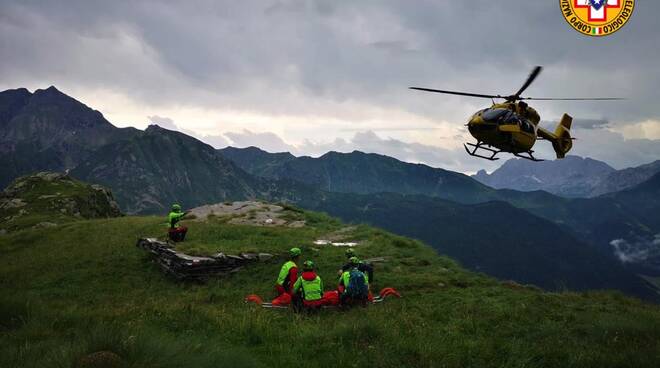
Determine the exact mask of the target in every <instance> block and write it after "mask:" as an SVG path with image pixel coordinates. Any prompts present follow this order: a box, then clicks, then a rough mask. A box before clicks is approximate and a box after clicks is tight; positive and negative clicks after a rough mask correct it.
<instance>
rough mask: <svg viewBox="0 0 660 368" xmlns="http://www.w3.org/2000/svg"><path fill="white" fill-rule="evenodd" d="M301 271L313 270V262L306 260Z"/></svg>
mask: <svg viewBox="0 0 660 368" xmlns="http://www.w3.org/2000/svg"><path fill="white" fill-rule="evenodd" d="M303 269H304V270H313V269H314V262H312V261H311V260H306V261H305V263H303Z"/></svg>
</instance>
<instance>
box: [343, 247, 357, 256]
mask: <svg viewBox="0 0 660 368" xmlns="http://www.w3.org/2000/svg"><path fill="white" fill-rule="evenodd" d="M344 254H346V257H348V258H351V257H355V251H354V250H353V248H348V249H346V252H344Z"/></svg>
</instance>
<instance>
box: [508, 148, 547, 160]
mask: <svg viewBox="0 0 660 368" xmlns="http://www.w3.org/2000/svg"><path fill="white" fill-rule="evenodd" d="M533 153H534V151H532V150H529V151H527V152H521V153H514V156H516V157H520V158H524V159H526V160H530V161H534V162H541V161H544V160H541V159H538V158H536V157H534V155H533Z"/></svg>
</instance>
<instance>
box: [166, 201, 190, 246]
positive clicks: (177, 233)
mask: <svg viewBox="0 0 660 368" xmlns="http://www.w3.org/2000/svg"><path fill="white" fill-rule="evenodd" d="M186 213H187V212H183V211H181V206H180V205H179V204H176V203H175V204H173V205H172V211H170V213H169V215H167V223H168V225H169V230H168V231H167V235H168V237H169V238H170V240H172V241H174V242H180V241H184V240H185V239H186V234H187V233H188V228H187V227H185V226H181V225H179V221H181V219H182V218H183V216H185V215H186Z"/></svg>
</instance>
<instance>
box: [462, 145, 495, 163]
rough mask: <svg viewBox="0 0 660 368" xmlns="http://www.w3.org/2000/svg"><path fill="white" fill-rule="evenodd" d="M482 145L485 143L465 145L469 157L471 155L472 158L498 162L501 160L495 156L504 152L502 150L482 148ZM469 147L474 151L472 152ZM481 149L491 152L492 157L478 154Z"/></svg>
mask: <svg viewBox="0 0 660 368" xmlns="http://www.w3.org/2000/svg"><path fill="white" fill-rule="evenodd" d="M482 143H483V142H477V144H474V143H463V147H465V151H467V153H468V155H470V156H474V157H479V158H485V159H486V160H491V161H497V160H499V159H500V158H499V157H495V156H496V155H497V154H498V153H500V152H502V151H501V150H497V149H493V148H490V147H484V146H482ZM468 146H470V147H472V148H473V150H472V151H470V149H469V148H468ZM480 149H482V150H485V151H488V152H490V153H491V155H490V156H484V155H480V154H478V153H477V151H478V150H480Z"/></svg>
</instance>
